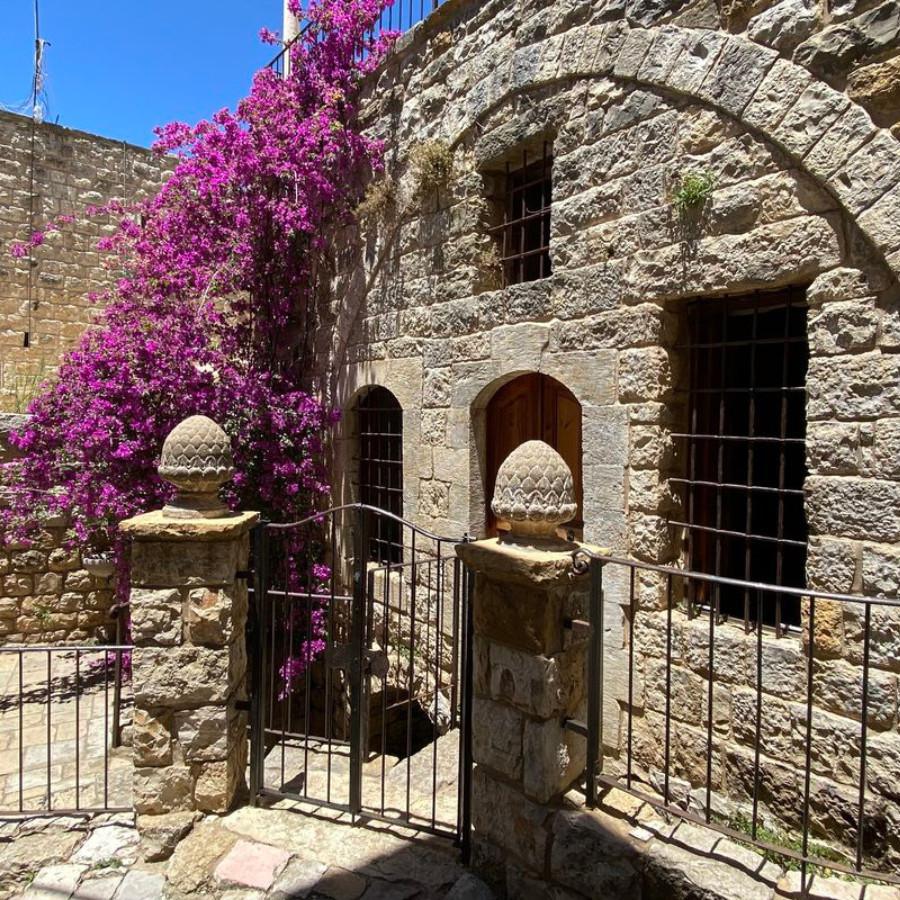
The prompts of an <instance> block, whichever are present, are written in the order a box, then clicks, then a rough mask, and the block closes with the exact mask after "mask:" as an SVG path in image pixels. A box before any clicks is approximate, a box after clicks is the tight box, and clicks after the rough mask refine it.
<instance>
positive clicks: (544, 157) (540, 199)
mask: <svg viewBox="0 0 900 900" xmlns="http://www.w3.org/2000/svg"><path fill="white" fill-rule="evenodd" d="M552 170H553V156H552V153H551V150H550V145H549V144H548V143H547V142H544V145H543V150H542V152H541V155H540V158H539V159H537V160H529V155H528V151H527V150H523V151H522V165H521V167H520V168H519V169H516V170H513V169H512V166H511V164H510V163H507V164H506V181H505V183H506V190H505V197H504V198H503V223H502V224H500V225H497V226H495V227H493V228H491V229H490V231H491V234H492V235H493V236H494V239H495V240H496V241H497V244H498V245H499V248H500V254H501V255H500V261H501V264H502V267H503V281H504V285H511V284H522V283H524V282H527V281H537V280H538V279H540V278H546V277H547V276H548V275H550V274H552V266H551V262H550V207H551V204H552V200H553V196H552Z"/></svg>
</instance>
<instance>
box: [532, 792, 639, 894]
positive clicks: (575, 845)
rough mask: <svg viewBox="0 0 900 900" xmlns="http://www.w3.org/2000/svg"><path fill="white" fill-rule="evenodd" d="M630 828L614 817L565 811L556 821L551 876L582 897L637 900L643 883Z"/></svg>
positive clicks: (554, 822)
mask: <svg viewBox="0 0 900 900" xmlns="http://www.w3.org/2000/svg"><path fill="white" fill-rule="evenodd" d="M627 827H628V826H627V825H626V823H625V822H623V821H621V820H615V819H614V818H613V817H612V816H606V815H602V814H593V813H589V812H586V811H583V810H571V811H569V810H564V811H561V812H559V813H557V815H556V817H555V818H554V820H553V849H552V851H551V855H550V876H551V878H552V879H553V881H554V882H557V883H559V884H563V885H566V886H567V887H570V888H572V889H574V890H575V891H577V892H578V893H579V895H581V894H586V895H587V896H590V897H616V898H621V900H638V898H640V897H641V880H640V875H639V874H638V867H637V859H636V857H637V854H636V852H635V850H634V848H633V847H632V846H631V844H630V842H629V840H628V838H627V834H626V829H627Z"/></svg>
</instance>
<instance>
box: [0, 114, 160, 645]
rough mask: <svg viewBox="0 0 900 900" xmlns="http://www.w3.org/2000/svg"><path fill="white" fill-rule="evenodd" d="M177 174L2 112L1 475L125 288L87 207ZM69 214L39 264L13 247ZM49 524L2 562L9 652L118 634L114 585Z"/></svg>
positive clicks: (2, 629) (123, 149)
mask: <svg viewBox="0 0 900 900" xmlns="http://www.w3.org/2000/svg"><path fill="white" fill-rule="evenodd" d="M169 168H170V164H169V163H168V162H167V161H165V160H162V159H160V158H158V157H156V156H154V155H153V154H152V153H151V152H150V151H149V150H147V149H146V148H143V147H135V146H133V145H130V144H126V143H123V142H122V141H113V140H109V139H107V138H103V137H98V136H97V135H93V134H86V133H85V132H81V131H73V130H70V129H68V128H61V127H59V126H57V125H51V124H49V123H44V124H40V125H37V124H35V123H34V122H33V121H32V119H31V118H28V117H25V116H19V115H13V114H11V113H6V112H0V465H2V464H3V463H4V462H5V461H7V459H8V458H9V457H10V448H9V446H8V442H7V440H6V437H7V433H8V431H9V430H11V429H12V428H15V427H16V426H18V425H20V424H21V416H20V415H16V414H17V413H23V412H24V411H25V408H26V406H27V404H28V401H29V400H30V399H31V397H32V396H33V394H34V393H35V391H36V389H37V388H38V386H39V385H40V383H41V382H42V381H43V380H44V379H46V378H48V377H50V376H52V374H53V372H54V371H55V369H56V366H57V364H58V362H59V359H60V356H61V355H62V353H63V352H64V351H65V350H66V349H67V348H68V347H70V346H71V345H72V344H73V343H74V342H75V341H77V339H78V338H79V337H80V336H81V334H82V332H83V331H84V330H85V328H87V327H88V326H89V325H90V323H91V321H92V319H93V317H94V315H95V314H96V312H97V306H96V301H94V300H92V299H91V296H92V294H93V293H94V292H97V291H100V290H102V289H103V288H104V287H106V286H107V285H108V284H109V282H110V279H111V277H113V276H112V273H110V272H109V271H108V270H107V269H105V268H104V267H103V265H102V260H101V254H100V253H99V252H98V250H97V248H96V243H97V239H98V238H100V237H101V236H102V235H103V234H105V233H107V232H108V231H109V229H110V227H111V223H110V221H109V219H108V217H89V216H85V215H84V211H85V208H86V207H88V206H90V205H91V204H97V205H99V204H102V203H106V202H107V201H109V200H112V199H116V200H121V201H123V202H126V203H128V202H131V201H133V200H137V199H139V198H142V197H146V196H148V195H151V194H153V193H155V192H156V190H157V189H158V188H159V186H160V185H161V184H162V182H163V180H164V178H165V174H166V172H167V171H168V170H169ZM59 215H72V216H73V217H74V221H73V222H72V223H71V224H69V225H66V226H65V227H64V228H63V229H62V230H61V231H59V232H56V233H51V234H49V235H48V236H47V237H46V240H45V241H44V243H43V244H41V245H40V246H39V247H35V248H34V249H33V251H32V254H31V256H30V258H26V259H14V258H13V257H12V255H11V254H10V244H11V243H12V242H13V241H27V239H28V237H29V236H30V234H31V233H32V232H33V230H34V229H36V228H39V227H40V226H42V225H46V224H47V223H48V222H49V221H51V220H52V219H54V218H55V217H56V216H59ZM0 503H2V497H0ZM45 524H46V527H45V529H44V530H43V531H42V533H41V536H40V539H39V541H38V545H36V546H33V547H31V548H27V549H26V548H22V547H15V546H13V547H10V546H4V547H3V548H2V551H0V644H13V643H23V642H25V643H46V642H49V641H64V640H72V641H79V640H80V641H84V640H87V639H93V638H95V637H98V636H100V637H104V636H106V635H107V630H108V629H109V628H110V627H111V617H110V608H111V606H112V603H113V591H112V590H111V589H110V585H109V583H108V579H105V578H96V577H93V576H91V574H90V573H89V572H88V571H86V570H85V569H84V567H83V566H82V560H81V553H80V552H79V551H77V550H72V549H67V547H66V534H65V532H66V527H65V524H66V523H64V522H61V521H51V522H47V523H45Z"/></svg>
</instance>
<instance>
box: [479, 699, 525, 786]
mask: <svg viewBox="0 0 900 900" xmlns="http://www.w3.org/2000/svg"><path fill="white" fill-rule="evenodd" d="M472 717H473V718H472V756H473V759H474V761H475V763H476V764H477V765H480V766H486V767H487V768H488V769H490V770H492V771H493V772H496V773H497V774H499V775H501V776H502V777H504V778H507V779H509V780H511V781H518V780H520V779H521V777H522V756H523V749H522V729H523V727H524V722H523V719H522V714H521V713H519V712H517V711H516V710H515V709H512V708H511V707H509V706H505V705H504V704H502V703H494V702H493V701H491V700H486V699H485V698H484V697H476V698H475V704H474V707H473V710H472Z"/></svg>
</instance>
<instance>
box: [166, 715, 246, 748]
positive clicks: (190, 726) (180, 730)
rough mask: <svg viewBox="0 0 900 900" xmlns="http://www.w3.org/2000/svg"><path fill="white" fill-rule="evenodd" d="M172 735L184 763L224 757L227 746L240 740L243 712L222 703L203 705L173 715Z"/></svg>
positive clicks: (243, 718) (243, 723) (244, 719)
mask: <svg viewBox="0 0 900 900" xmlns="http://www.w3.org/2000/svg"><path fill="white" fill-rule="evenodd" d="M174 724H175V728H174V731H175V736H176V737H177V738H178V743H179V745H180V746H181V752H182V753H183V754H184V758H185V760H186V761H187V762H200V761H204V762H209V761H216V760H222V759H225V758H227V756H228V752H229V748H230V747H231V746H233V745H234V744H235V743H237V742H238V741H240V740H241V739H242V734H243V732H244V730H245V729H246V727H247V714H246V713H245V712H236V711H235V710H233V709H231V708H229V707H226V706H203V707H200V708H199V709H191V710H183V711H179V712H176V713H175V714H174Z"/></svg>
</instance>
